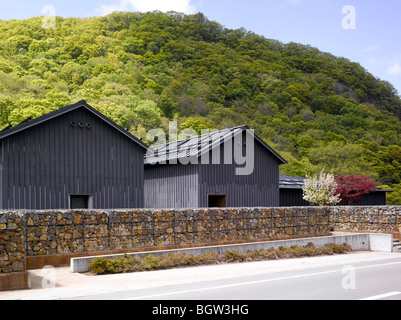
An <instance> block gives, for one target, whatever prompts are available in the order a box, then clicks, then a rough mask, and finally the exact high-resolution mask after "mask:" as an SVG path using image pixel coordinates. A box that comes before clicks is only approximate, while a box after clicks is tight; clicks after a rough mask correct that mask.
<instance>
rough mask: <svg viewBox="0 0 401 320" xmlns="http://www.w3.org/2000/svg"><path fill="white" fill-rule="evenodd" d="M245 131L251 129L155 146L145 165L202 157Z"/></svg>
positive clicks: (243, 128) (242, 127) (212, 133)
mask: <svg viewBox="0 0 401 320" xmlns="http://www.w3.org/2000/svg"><path fill="white" fill-rule="evenodd" d="M245 130H249V127H248V126H246V125H245V126H241V127H235V128H231V129H224V130H221V131H217V130H215V131H212V132H210V133H208V134H204V135H201V136H195V137H191V138H188V139H185V140H180V141H174V142H171V143H167V144H160V145H153V146H151V148H150V151H153V152H151V153H149V154H148V155H147V156H145V164H151V163H161V162H165V161H170V160H175V159H182V158H191V157H200V156H201V155H203V154H205V153H207V152H209V151H210V150H212V149H213V148H215V147H217V146H219V145H220V144H222V143H224V142H225V141H228V140H230V139H232V138H233V137H235V136H237V135H238V134H240V133H242V132H243V131H245ZM254 137H255V139H256V140H257V141H258V142H259V143H261V144H262V145H263V147H264V148H265V149H267V150H268V151H269V152H271V153H272V154H273V155H274V156H275V157H276V158H277V159H278V160H279V162H280V163H282V164H286V163H287V161H286V160H284V159H283V158H282V157H281V156H280V155H279V154H278V153H277V152H276V151H274V150H273V149H272V148H271V147H270V146H269V145H267V144H266V143H265V142H264V141H263V140H262V139H261V138H259V137H258V136H257V135H256V134H254Z"/></svg>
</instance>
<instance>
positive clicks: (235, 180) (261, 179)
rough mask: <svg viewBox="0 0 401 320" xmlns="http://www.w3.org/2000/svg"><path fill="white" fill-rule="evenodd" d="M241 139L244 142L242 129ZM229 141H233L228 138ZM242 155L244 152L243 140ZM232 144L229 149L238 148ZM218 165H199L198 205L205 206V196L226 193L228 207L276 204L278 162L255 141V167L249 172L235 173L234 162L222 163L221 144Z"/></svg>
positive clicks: (206, 202) (222, 147) (275, 205)
mask: <svg viewBox="0 0 401 320" xmlns="http://www.w3.org/2000/svg"><path fill="white" fill-rule="evenodd" d="M242 134H243V142H245V134H247V133H246V132H245V131H244V132H243V133H242ZM231 143H234V140H233V139H231ZM242 145H243V148H242V154H243V155H244V156H247V157H249V156H252V155H246V149H245V148H246V147H245V144H244V143H243V144H242ZM231 147H232V152H233V154H234V152H236V150H237V152H238V151H239V152H240V151H241V149H240V148H235V147H234V145H232V146H231ZM220 148H221V149H220V157H221V159H220V160H221V163H222V164H220V165H201V166H200V171H199V188H200V189H199V206H200V207H201V208H202V207H208V195H226V196H227V207H277V206H279V162H278V160H277V158H276V157H274V156H273V155H272V154H271V153H270V152H269V151H267V150H266V149H265V148H264V147H263V146H262V145H260V144H259V143H258V142H257V141H255V144H254V151H255V152H254V155H253V156H254V170H253V173H252V174H250V175H245V176H239V175H236V174H235V169H236V167H237V165H236V164H235V161H234V159H235V158H234V159H233V164H224V162H223V161H224V152H225V150H224V145H221V147H220Z"/></svg>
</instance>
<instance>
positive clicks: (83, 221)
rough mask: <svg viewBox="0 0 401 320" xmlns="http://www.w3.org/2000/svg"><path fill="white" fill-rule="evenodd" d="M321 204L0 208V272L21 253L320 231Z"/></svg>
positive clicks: (324, 214)
mask: <svg viewBox="0 0 401 320" xmlns="http://www.w3.org/2000/svg"><path fill="white" fill-rule="evenodd" d="M329 227H330V225H329V212H328V210H327V209H325V208H254V209H221V210H219V209H211V210H209V209H199V210H118V211H116V210H96V211H90V210H86V211H74V210H67V211H64V210H63V211H54V210H52V211H20V212H2V213H0V241H1V242H0V274H1V273H12V272H20V271H25V269H26V257H46V256H57V255H73V254H80V253H93V252H105V251H115V250H133V249H135V250H136V249H147V248H156V247H159V248H160V247H171V246H185V245H203V244H208V243H216V242H230V241H233V242H234V241H252V240H265V239H270V238H285V237H296V236H310V235H323V234H327V233H328V232H329Z"/></svg>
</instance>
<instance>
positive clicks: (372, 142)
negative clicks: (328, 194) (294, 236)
mask: <svg viewBox="0 0 401 320" xmlns="http://www.w3.org/2000/svg"><path fill="white" fill-rule="evenodd" d="M81 99H85V100H87V102H88V103H89V104H90V105H92V106H93V107H95V108H97V109H98V110H99V111H101V112H102V113H104V114H105V115H106V116H108V117H110V118H111V119H113V120H114V121H116V122H117V123H118V124H120V125H121V126H123V127H124V128H128V129H129V130H130V132H132V133H133V134H135V135H137V136H139V137H146V131H147V130H149V129H151V128H159V127H162V128H167V126H168V121H169V120H171V119H174V120H177V121H178V123H179V126H180V128H193V129H195V130H197V131H198V132H200V129H202V128H217V129H220V128H224V127H233V126H237V125H243V124H248V125H249V126H250V127H251V128H254V129H255V131H256V133H257V134H258V135H259V136H260V137H262V138H263V139H265V140H266V141H267V142H268V143H269V144H270V145H271V146H272V147H274V148H276V149H277V150H278V151H279V152H280V153H281V155H282V156H283V157H284V158H286V159H287V160H288V162H289V164H288V165H286V166H283V167H282V172H283V173H286V174H292V175H305V174H306V173H313V172H318V171H320V170H321V169H322V168H325V169H326V170H328V171H329V170H333V172H334V173H337V172H341V173H343V174H358V175H369V176H372V177H373V178H375V179H376V180H377V181H378V183H379V184H380V185H387V186H390V187H392V188H394V190H395V191H396V192H395V193H394V194H393V195H392V198H391V202H392V203H396V202H397V201H398V202H400V203H401V121H400V119H401V99H400V97H399V96H398V94H397V92H396V90H395V89H394V88H393V86H392V85H391V84H389V83H387V82H384V81H380V80H379V79H377V78H375V77H374V76H373V75H371V74H369V73H368V72H366V70H364V68H362V67H361V66H360V65H359V64H357V63H353V62H350V61H349V60H347V59H345V58H341V57H335V56H333V55H331V54H329V53H324V52H320V51H319V50H318V49H315V48H312V47H310V46H305V45H301V44H296V43H290V44H283V43H281V42H279V41H276V40H269V39H266V38H264V37H261V36H258V35H256V34H254V33H252V32H248V31H246V30H244V29H239V30H229V29H226V28H224V27H223V26H221V25H220V24H218V23H216V22H212V21H208V20H207V19H206V18H205V17H204V16H203V15H202V14H197V15H183V14H178V13H168V14H163V13H159V12H154V13H147V14H143V13H114V14H111V15H108V16H105V17H99V18H90V19H78V18H57V20H56V28H55V29H44V28H43V27H42V18H32V19H29V20H23V21H16V20H12V21H0V127H1V128H4V127H6V126H8V125H9V124H11V125H17V124H18V123H20V122H21V121H23V120H25V119H26V118H28V117H38V116H40V115H42V114H45V113H48V112H50V111H53V110H55V109H58V108H60V107H63V106H66V105H68V104H70V103H74V102H77V101H78V100H81ZM397 198H399V199H397Z"/></svg>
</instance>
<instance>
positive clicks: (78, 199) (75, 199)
mask: <svg viewBox="0 0 401 320" xmlns="http://www.w3.org/2000/svg"><path fill="white" fill-rule="evenodd" d="M70 208H71V209H91V208H92V197H91V196H88V195H71V196H70Z"/></svg>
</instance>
